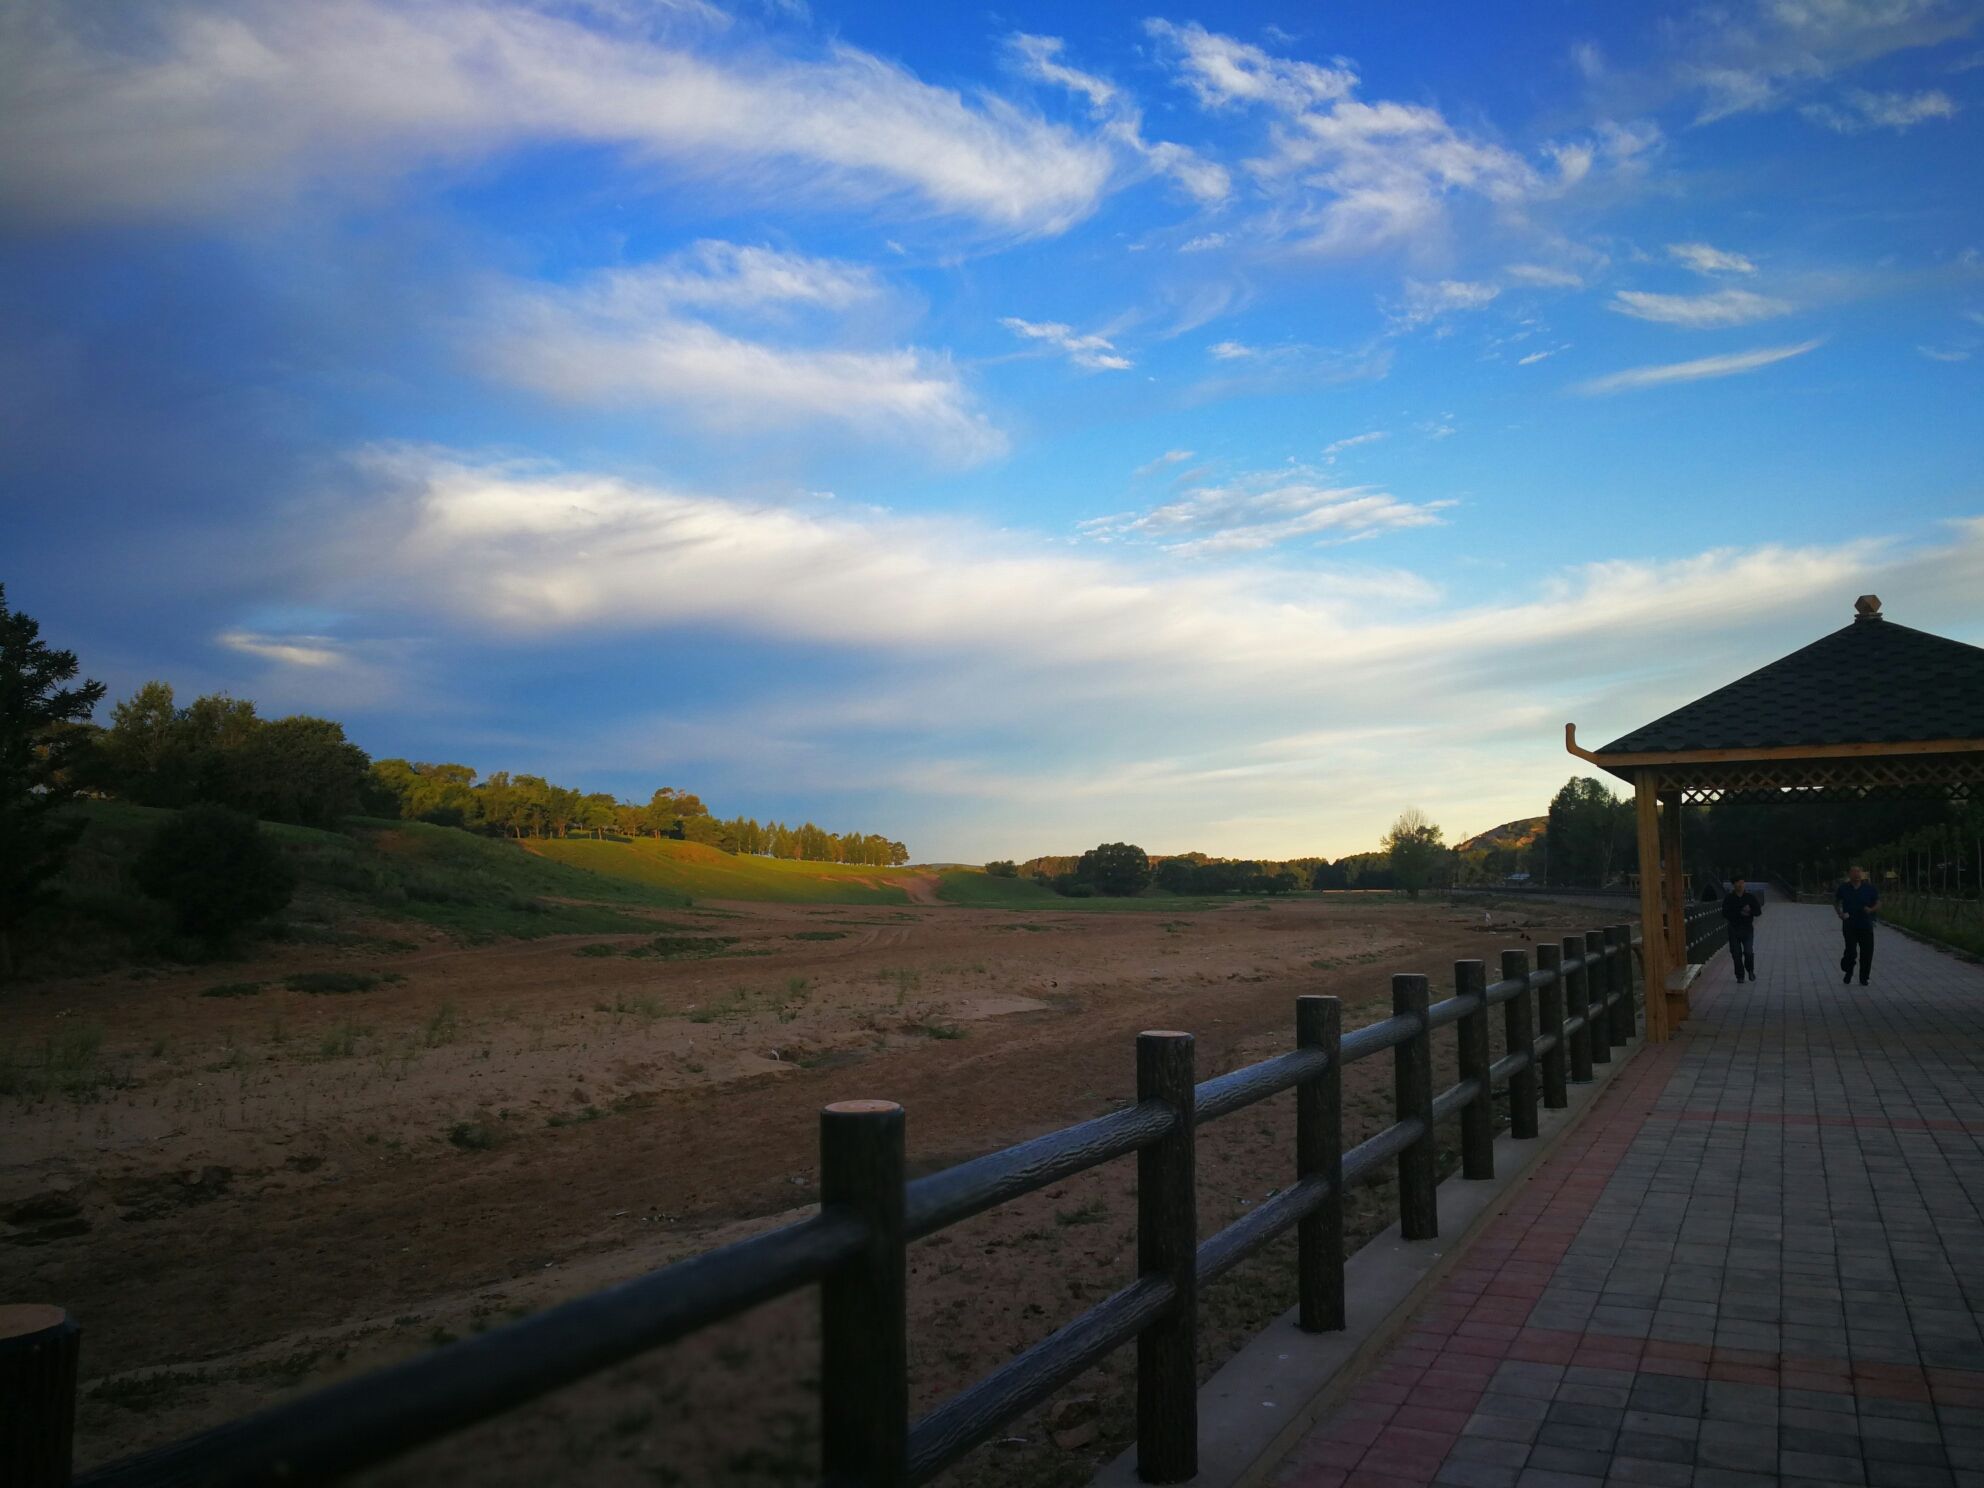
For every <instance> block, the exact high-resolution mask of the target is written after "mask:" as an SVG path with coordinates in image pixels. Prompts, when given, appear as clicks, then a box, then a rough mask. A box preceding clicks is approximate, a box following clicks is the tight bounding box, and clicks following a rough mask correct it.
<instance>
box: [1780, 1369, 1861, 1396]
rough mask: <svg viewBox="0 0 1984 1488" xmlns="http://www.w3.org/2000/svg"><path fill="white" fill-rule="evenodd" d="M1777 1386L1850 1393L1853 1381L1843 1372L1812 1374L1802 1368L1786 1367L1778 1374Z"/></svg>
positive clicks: (1840, 1393)
mask: <svg viewBox="0 0 1984 1488" xmlns="http://www.w3.org/2000/svg"><path fill="white" fill-rule="evenodd" d="M1778 1383H1779V1386H1780V1388H1782V1389H1786V1390H1818V1391H1821V1392H1823V1393H1825V1394H1829V1395H1851V1394H1852V1393H1853V1382H1852V1380H1850V1379H1849V1378H1847V1376H1845V1375H1843V1374H1813V1373H1809V1372H1806V1371H1802V1370H1796V1369H1787V1370H1785V1371H1784V1373H1783V1374H1782V1375H1781V1376H1779V1380H1778Z"/></svg>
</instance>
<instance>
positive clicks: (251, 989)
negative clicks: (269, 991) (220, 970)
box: [200, 982, 267, 997]
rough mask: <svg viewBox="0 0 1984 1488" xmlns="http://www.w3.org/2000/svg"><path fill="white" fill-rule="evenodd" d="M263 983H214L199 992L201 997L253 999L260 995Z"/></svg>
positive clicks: (264, 984)
mask: <svg viewBox="0 0 1984 1488" xmlns="http://www.w3.org/2000/svg"><path fill="white" fill-rule="evenodd" d="M266 985H267V984H266V983H264V982H216V983H214V985H213V986H211V987H207V988H204V989H202V990H201V992H200V995H201V996H202V997H254V996H257V995H259V994H260V992H261V990H262V988H263V987H264V986H266Z"/></svg>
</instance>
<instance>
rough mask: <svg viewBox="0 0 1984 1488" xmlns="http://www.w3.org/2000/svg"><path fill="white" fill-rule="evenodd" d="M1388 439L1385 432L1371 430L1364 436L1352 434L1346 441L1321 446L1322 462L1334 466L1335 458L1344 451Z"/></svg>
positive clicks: (1336, 441) (1335, 441)
mask: <svg viewBox="0 0 1984 1488" xmlns="http://www.w3.org/2000/svg"><path fill="white" fill-rule="evenodd" d="M1389 438H1391V435H1390V434H1389V433H1387V432H1386V431H1385V430H1383V429H1373V430H1371V431H1370V432H1368V433H1365V434H1353V435H1351V436H1350V437H1349V438H1348V439H1338V440H1334V441H1332V442H1331V443H1329V444H1326V445H1324V446H1323V462H1324V463H1325V464H1328V465H1334V464H1335V463H1336V457H1337V456H1338V455H1340V454H1342V453H1343V452H1344V451H1345V450H1348V449H1356V448H1357V446H1359V445H1360V444H1376V443H1377V442H1378V441H1379V440H1381V439H1389Z"/></svg>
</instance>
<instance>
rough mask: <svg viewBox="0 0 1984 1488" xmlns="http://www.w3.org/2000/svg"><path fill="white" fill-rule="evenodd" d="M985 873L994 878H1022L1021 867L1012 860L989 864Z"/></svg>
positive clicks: (1007, 859) (1004, 859) (1003, 859)
mask: <svg viewBox="0 0 1984 1488" xmlns="http://www.w3.org/2000/svg"><path fill="white" fill-rule="evenodd" d="M985 871H986V872H987V873H989V874H991V875H992V876H993V877H994V878H1018V877H1019V876H1020V865H1019V864H1018V863H1015V862H1014V861H1013V860H1012V859H1011V858H1000V859H998V860H997V861H995V862H991V863H987V864H986V865H985Z"/></svg>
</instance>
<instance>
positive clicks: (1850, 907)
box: [1832, 867, 1881, 987]
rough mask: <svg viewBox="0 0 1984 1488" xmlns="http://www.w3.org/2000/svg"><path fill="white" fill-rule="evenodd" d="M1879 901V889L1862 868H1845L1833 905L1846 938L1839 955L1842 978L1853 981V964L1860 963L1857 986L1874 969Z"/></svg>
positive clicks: (1864, 980) (1833, 894)
mask: <svg viewBox="0 0 1984 1488" xmlns="http://www.w3.org/2000/svg"><path fill="white" fill-rule="evenodd" d="M1880 902H1881V891H1880V890H1879V889H1877V888H1875V887H1874V885H1873V884H1872V883H1871V882H1870V881H1869V880H1868V878H1867V870H1866V869H1864V868H1857V867H1856V868H1849V869H1847V870H1846V882H1845V883H1843V884H1841V885H1840V886H1839V887H1838V888H1836V889H1834V890H1833V891H1832V905H1833V908H1834V909H1836V910H1838V911H1839V928H1840V931H1841V933H1842V934H1844V936H1845V937H1846V954H1845V955H1843V956H1841V957H1840V958H1839V969H1840V970H1841V971H1842V972H1844V973H1845V975H1844V976H1843V977H1842V978H1841V980H1842V981H1847V982H1850V981H1852V980H1853V963H1854V961H1855V960H1856V959H1857V960H1858V961H1859V963H1860V985H1861V986H1863V987H1864V986H1866V985H1867V978H1868V976H1869V975H1870V974H1871V973H1872V972H1873V970H1874V911H1875V909H1876V908H1878V907H1879V905H1880Z"/></svg>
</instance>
